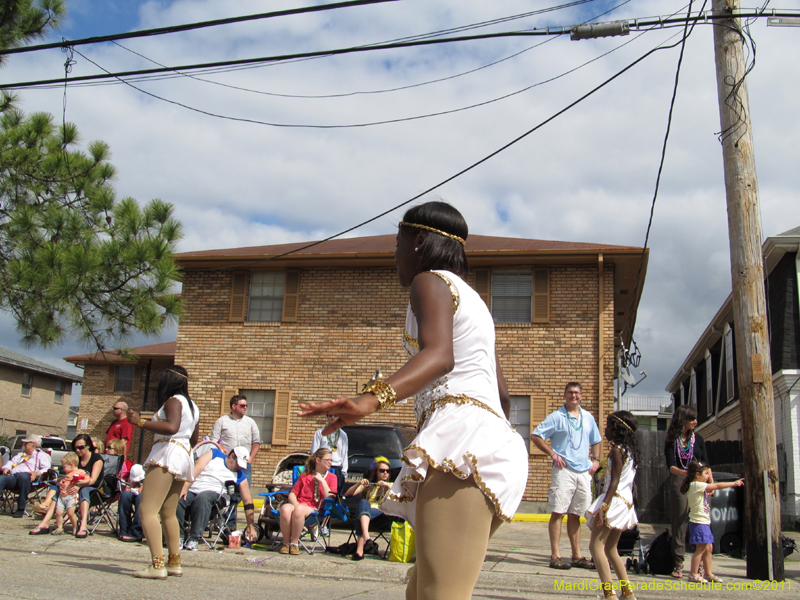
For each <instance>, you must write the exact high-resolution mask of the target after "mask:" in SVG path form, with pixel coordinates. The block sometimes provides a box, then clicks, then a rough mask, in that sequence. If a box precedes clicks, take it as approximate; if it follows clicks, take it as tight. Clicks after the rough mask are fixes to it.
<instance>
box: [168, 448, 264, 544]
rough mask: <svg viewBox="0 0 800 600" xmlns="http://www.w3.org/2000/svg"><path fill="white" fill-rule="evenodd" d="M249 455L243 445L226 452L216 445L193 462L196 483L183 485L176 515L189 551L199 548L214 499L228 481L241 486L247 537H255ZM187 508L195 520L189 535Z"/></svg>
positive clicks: (233, 499)
mask: <svg viewBox="0 0 800 600" xmlns="http://www.w3.org/2000/svg"><path fill="white" fill-rule="evenodd" d="M248 457H249V453H248V451H247V448H244V447H243V446H237V447H236V448H233V449H232V450H230V451H229V452H227V453H226V452H223V451H222V450H219V449H217V448H214V449H212V450H211V451H210V452H206V453H205V454H203V455H202V456H200V458H198V459H197V461H196V462H195V463H194V477H195V479H194V482H192V483H191V484H190V483H189V482H188V481H187V482H186V483H185V484H184V485H183V490H182V491H181V499H180V500H179V501H178V508H177V510H176V511H175V516H177V518H178V523H180V526H181V529H182V530H183V532H184V533H183V534H182V535H181V537H182V538H183V539H185V540H186V541H185V543H184V545H183V547H184V548H185V549H186V550H197V547H198V545H199V542H200V538H201V537H202V536H203V531H205V529H206V526H207V525H208V519H209V517H210V516H211V509H212V507H213V505H214V502H215V501H216V500H217V499H218V498H219V497H220V495H221V494H222V493H223V492H225V491H226V490H225V482H226V481H233V482H235V483H236V485H238V486H239V496H241V498H242V502H244V513H245V516H246V518H247V529H246V530H245V538H246V539H248V540H251V541H255V540H256V530H255V510H254V507H253V497H252V495H251V493H250V485H249V484H248V483H247V477H245V474H244V471H245V468H246V466H247V464H248V463H247V459H248ZM231 501H236V502H238V500H237V499H236V498H235V497H234V498H231ZM187 511H188V514H189V515H190V516H191V520H192V525H191V528H190V529H189V532H188V536H187V535H186V534H185V529H186V524H185V518H186V514H187ZM234 529H235V524H234Z"/></svg>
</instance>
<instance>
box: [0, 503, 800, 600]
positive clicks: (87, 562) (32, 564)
mask: <svg viewBox="0 0 800 600" xmlns="http://www.w3.org/2000/svg"><path fill="white" fill-rule="evenodd" d="M34 525H35V521H34V520H33V519H28V518H25V519H12V518H10V517H8V516H0V535H2V540H3V543H2V545H0V557H2V561H3V564H4V568H5V572H6V574H7V578H6V579H7V580H8V577H12V578H13V580H14V582H15V583H19V584H22V583H23V582H28V583H27V586H28V587H26V588H25V592H26V593H24V594H20V593H19V592H18V591H17V590H15V591H14V593H13V594H12V593H11V590H10V589H6V590H5V591H4V592H0V600H4V599H5V598H9V599H10V598H12V597H13V598H15V600H21V599H23V598H25V599H27V598H36V599H38V598H51V597H53V596H52V595H48V594H50V593H51V592H50V589H49V588H48V587H47V586H52V585H56V584H57V583H58V581H61V582H67V588H66V590H67V591H64V590H65V588H63V584H62V588H61V590H62V593H59V594H57V595H56V597H60V598H70V597H71V596H70V593H72V591H76V594H74V595H73V596H72V597H76V598H80V599H81V600H92V599H93V598H98V600H100V599H102V600H106V599H107V597H108V594H109V593H112V595H113V596H114V597H117V598H128V597H136V598H137V600H139V599H140V598H150V597H151V596H150V592H149V591H148V590H152V593H153V594H156V595H154V596H152V597H154V598H155V597H158V598H166V597H170V598H171V597H176V598H177V597H182V598H186V597H196V598H219V597H237V596H239V595H242V594H246V593H247V592H248V591H249V592H250V595H252V592H253V586H254V585H257V586H259V588H260V589H261V591H263V592H264V594H266V595H270V596H271V597H272V598H274V599H275V598H280V597H287V598H299V597H304V598H325V600H331V599H333V598H345V597H351V596H352V595H353V590H360V591H361V592H363V593H369V594H371V595H375V596H376V597H380V598H381V600H395V599H396V600H401V599H402V598H403V597H404V594H403V584H404V582H405V579H406V577H407V573H408V570H409V568H410V567H411V565H408V564H402V563H391V562H389V561H385V560H381V559H379V558H377V557H368V558H366V559H365V560H363V561H359V562H355V561H352V560H350V559H349V558H346V557H341V556H338V555H335V554H332V553H322V552H318V553H316V554H314V555H308V554H306V553H302V554H301V555H300V556H285V555H280V554H278V553H277V552H270V551H268V550H266V548H265V547H264V546H261V547H260V548H256V549H240V550H227V549H224V550H223V549H220V550H215V551H210V550H201V551H198V552H183V553H182V559H183V564H184V565H185V567H186V569H185V571H186V574H185V576H184V577H183V578H181V579H180V580H177V581H173V580H172V578H171V581H169V582H161V584H159V583H155V582H144V583H142V580H135V579H133V578H132V577H130V573H131V572H132V571H133V570H135V569H139V568H141V567H143V566H145V564H146V562H147V558H148V550H147V548H146V546H144V545H140V544H124V543H122V542H119V541H117V540H116V539H115V538H113V537H112V536H110V535H109V534H108V533H107V532H106V530H104V529H102V528H101V530H98V533H97V534H95V535H93V536H90V537H89V538H88V539H86V540H76V539H75V538H74V537H72V536H70V535H64V536H60V537H54V536H29V535H28V531H29V530H30V529H32V528H33V526H34ZM468 525H469V524H467V523H465V526H468ZM662 530H663V528H653V527H652V526H649V525H641V526H640V531H641V536H642V539H643V542H644V543H649V542H650V541H651V540H652V539H653V538H654V537H655V535H656V534H657V533H660V532H661V531H662ZM101 531H102V532H101ZM348 534H349V531H348V530H344V529H334V531H333V534H332V545H333V546H337V545H339V544H342V543H344V542H345V541H346V540H347V536H348ZM588 534H589V531H588V529H586V528H584V529H583V530H582V531H581V538H582V546H583V551H584V554H585V555H587V556H588V539H589V535H588ZM791 535H793V536H794V537H795V539H797V540H799V541H800V534H797V533H793V534H791ZM562 549H563V551H565V552H568V545H567V540H566V528H565V529H564V532H563V535H562ZM623 558H626V557H623ZM687 560H688V556H687ZM548 561H549V539H548V535H547V523H538V522H512V523H507V524H504V525H502V526H501V527H500V529H499V531H498V532H497V534H496V535H495V537H494V538H493V539H492V540H491V542H490V544H489V550H488V552H487V556H486V562H485V563H484V566H483V571H482V573H481V576H480V578H479V580H478V584H477V586H476V589H475V594H474V595H473V598H506V599H509V600H511V599H514V600H520V599H528V598H531V599H532V598H541V597H542V596H545V595H549V594H558V595H559V596H561V597H564V598H575V599H586V598H595V597H596V596H597V595H598V594H600V592H599V591H597V590H596V584H597V581H598V579H597V574H596V572H594V571H591V570H585V569H571V570H568V571H556V570H553V569H550V568H549V567H548V566H547V565H548ZM714 565H715V567H714V571H715V573H717V574H718V575H719V576H720V577H722V579H723V580H724V581H725V582H726V584H733V585H743V584H748V585H749V584H752V582H749V580H747V579H745V578H744V572H745V563H744V561H742V560H737V559H733V558H729V557H727V556H715V557H714ZM454 568H457V565H454ZM9 569H10V570H9ZM64 569H67V570H66V571H64ZM201 569H203V570H201ZM785 570H786V577H787V581H788V583H785V584H783V589H781V586H780V584H779V585H778V586H777V588H778V589H777V590H775V591H770V592H769V596H768V597H769V598H775V599H776V600H777V599H783V598H786V599H789V598H792V599H794V598H797V594H798V590H800V556H798V555H797V554H794V555H792V556H790V557H789V558H788V559H787V562H786V568H785ZM11 573H13V576H12V575H11ZM44 573H47V574H48V575H49V576H48V578H47V579H48V582H47V583H45V582H43V581H42V576H43V574H44ZM62 573H67V574H66V575H62ZM264 575H268V576H267V577H266V578H265V577H264ZM53 577H55V579H56V581H55V582H51V581H50V580H51V579H53ZM62 577H64V579H62ZM630 579H631V580H632V581H633V582H634V583H635V584H638V585H643V584H648V586H649V588H648V589H640V590H639V592H638V593H637V595H638V597H639V598H674V597H675V596H676V593H677V594H681V595H686V594H692V595H700V596H703V597H704V598H708V597H714V598H720V599H728V598H731V599H733V598H737V599H738V598H756V597H758V598H761V597H762V596H763V592H761V591H753V590H747V591H742V590H732V589H718V590H713V589H711V588H710V586H706V588H705V589H704V590H690V589H689V588H688V585H689V584H688V583H687V582H686V581H685V580H684V581H683V582H682V583H681V582H678V581H676V580H673V579H671V578H670V577H667V576H658V577H653V576H646V575H638V576H637V575H635V574H633V573H631V574H630ZM71 580H74V581H75V582H80V583H81V586H78V587H79V588H80V589H81V592H80V594H77V589H78V588H75V590H71V587H70V584H69V583H68V582H69V581H71ZM8 581H10V580H8ZM84 583H85V584H86V585H87V586H88V587H87V588H86V589H84V588H83V587H82V586H83V584H84ZM159 585H160V586H161V587H158V586H159ZM790 585H791V586H794V590H790V587H789V586H790ZM164 586H170V591H169V594H165V593H164V591H165V590H166V588H165V587H164ZM298 586H300V587H303V586H304V587H303V589H307V588H308V587H309V586H312V589H313V591H312V592H304V594H302V595H296V596H293V595H292V593H291V590H293V589H295V588H297V587H298ZM313 586H318V587H313ZM659 588H660V589H659ZM92 590H97V591H96V592H94V591H92ZM109 590H115V592H109ZM116 590H123V591H124V592H126V593H127V595H125V593H120V594H118V593H117V592H116ZM159 590H160V591H159ZM370 590H372V591H370ZM29 591H30V594H29V593H28V592H29ZM278 591H280V593H278ZM145 592H147V593H145ZM271 592H274V593H271Z"/></svg>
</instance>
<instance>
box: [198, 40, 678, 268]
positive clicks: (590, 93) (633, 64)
mask: <svg viewBox="0 0 800 600" xmlns="http://www.w3.org/2000/svg"><path fill="white" fill-rule="evenodd" d="M673 37H674V36H673ZM682 41H683V40H681V41H678V42H676V43H674V44H671V45H668V46H665V45H658V46H656V47H655V48H652V49H651V50H649V51H648V52H646V53H645V54H643V55H642V56H640V57H639V58H637V59H636V60H634V61H633V62H632V63H630V64H629V65H627V66H626V67H624V68H622V69H621V70H619V71H617V72H616V73H615V74H614V75H612V76H611V77H609V78H608V79H606V80H605V81H603V82H602V83H600V84H599V85H597V86H595V87H594V88H592V89H591V90H589V91H588V92H586V93H585V94H583V95H582V96H581V97H580V98H578V99H577V100H574V101H573V102H571V103H570V104H568V105H567V106H565V107H564V108H562V109H561V110H559V111H558V112H556V113H554V114H552V115H551V116H549V117H548V118H547V119H545V120H544V121H542V122H540V123H539V124H538V125H536V126H534V127H532V128H531V129H529V130H528V131H526V132H525V133H523V134H521V135H519V136H517V137H516V138H514V139H513V140H511V141H510V142H508V143H506V144H505V145H503V146H501V147H500V148H498V149H497V150H494V151H493V152H491V153H490V154H488V155H486V156H484V157H483V158H481V159H480V160H478V161H476V162H474V163H472V164H471V165H469V166H468V167H465V168H464V169H461V170H460V171H458V172H457V173H455V174H454V175H451V176H450V177H448V178H447V179H444V180H443V181H440V182H439V183H437V184H436V185H433V186H431V187H429V188H428V189H426V190H425V191H423V192H420V193H419V194H417V195H415V196H413V197H411V198H409V199H408V200H405V201H403V202H401V203H400V204H397V205H395V206H393V207H392V208H389V209H387V210H385V211H383V212H382V213H380V214H378V215H375V216H374V217H372V218H370V219H367V220H366V221H362V222H361V223H359V224H358V225H353V226H352V227H349V228H347V229H345V230H344V231H340V232H339V233H336V234H334V235H331V236H328V237H326V238H325V239H322V240H319V241H316V242H312V243H310V244H306V245H305V246H302V247H300V248H296V249H294V250H290V251H289V252H284V253H283V254H278V255H276V256H272V257H270V258H265V259H263V260H260V261H255V262H252V261H251V262H246V263H239V264H236V265H230V266H227V267H209V268H207V269H201V270H204V271H219V270H230V269H236V268H239V267H242V266H251V267H252V266H256V265H259V264H263V263H269V262H272V261H273V260H277V259H279V258H284V257H286V256H289V255H291V254H296V253H297V252H301V251H302V250H307V249H308V248H313V247H314V246H318V245H319V244H323V243H325V242H328V241H330V240H333V239H336V238H338V237H341V236H343V235H345V234H347V233H350V232H351V231H355V230H356V229H359V228H360V227H363V226H364V225H368V224H369V223H372V222H373V221H377V220H378V219H380V218H381V217H385V216H386V215H388V214H389V213H392V212H394V211H395V210H397V209H399V208H402V207H403V206H406V205H407V204H410V203H412V202H414V201H415V200H419V199H420V198H422V197H423V196H425V195H427V194H430V193H431V192H433V191H435V190H437V189H438V188H440V187H442V186H443V185H445V184H447V183H450V182H451V181H453V180H454V179H457V178H458V177H461V176H462V175H464V174H465V173H467V172H469V171H471V170H472V169H475V168H476V167H478V166H480V165H482V164H483V163H485V162H487V161H488V160H489V159H491V158H494V157H495V156H497V155H498V154H500V153H501V152H503V151H505V150H507V149H508V148H510V147H511V146H513V145H515V144H517V143H518V142H520V141H522V140H523V139H525V138H526V137H528V136H529V135H531V134H532V133H534V132H536V131H538V130H539V129H541V128H542V127H544V126H545V125H547V124H548V123H550V122H551V121H553V120H555V119H556V118H557V117H559V116H561V115H562V114H564V113H565V112H567V111H568V110H570V109H572V108H574V107H575V106H577V105H578V104H580V103H581V102H583V101H584V100H586V99H587V98H589V97H590V96H592V95H593V94H594V93H596V92H598V91H599V90H601V89H602V88H604V87H605V86H607V85H608V84H609V83H611V82H612V81H614V80H615V79H617V78H618V77H620V76H621V75H623V74H624V73H626V72H628V71H629V70H631V69H632V68H633V67H635V66H636V65H638V64H639V63H640V62H642V61H644V60H645V59H646V58H648V57H649V56H651V55H652V54H654V53H656V52H658V51H659V50H668V49H671V48H675V47H676V46H677V45H678V44H680V43H681V42H682Z"/></svg>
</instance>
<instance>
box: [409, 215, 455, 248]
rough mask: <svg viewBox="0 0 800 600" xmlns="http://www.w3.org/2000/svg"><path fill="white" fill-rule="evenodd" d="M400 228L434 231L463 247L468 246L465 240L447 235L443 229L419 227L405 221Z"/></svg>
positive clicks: (450, 234)
mask: <svg viewBox="0 0 800 600" xmlns="http://www.w3.org/2000/svg"><path fill="white" fill-rule="evenodd" d="M400 227H416V228H417V229H424V230H425V231H432V232H433V233H438V234H439V235H443V236H445V237H449V238H450V239H451V240H455V241H457V242H458V243H459V244H461V245H462V246H465V245H466V242H465V241H464V239H463V238H460V237H458V236H457V235H453V234H452V233H447V232H446V231H442V230H441V229H434V228H433V227H428V226H427V225H419V224H417V223H406V222H405V221H400Z"/></svg>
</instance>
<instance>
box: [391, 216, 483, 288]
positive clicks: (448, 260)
mask: <svg viewBox="0 0 800 600" xmlns="http://www.w3.org/2000/svg"><path fill="white" fill-rule="evenodd" d="M403 221H404V222H406V223H414V224H416V225H425V226H426V227H433V228H434V229H438V230H440V231H444V232H445V233H449V234H451V235H455V236H458V237H460V238H461V239H462V240H465V241H466V239H467V236H468V235H469V227H467V222H466V221H465V220H464V217H463V216H462V215H461V213H460V212H458V210H456V209H455V208H454V207H452V206H450V205H449V204H448V203H447V202H439V201H434V202H426V203H425V204H420V205H418V206H414V207H413V208H409V209H408V211H406V214H405V215H403ZM420 233H421V234H422V236H423V237H422V243H421V244H420V246H419V255H420V266H421V268H422V271H430V270H433V269H443V270H447V271H452V272H453V273H455V274H456V275H458V276H459V277H462V278H465V277H466V276H467V272H468V271H469V265H468V264H467V254H466V252H464V246H463V244H461V242H459V241H458V240H454V239H452V238H449V237H447V236H445V235H440V234H438V233H435V232H433V231H427V230H425V229H418V228H416V227H407V226H403V225H401V226H400V235H403V236H409V235H417V234H420Z"/></svg>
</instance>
